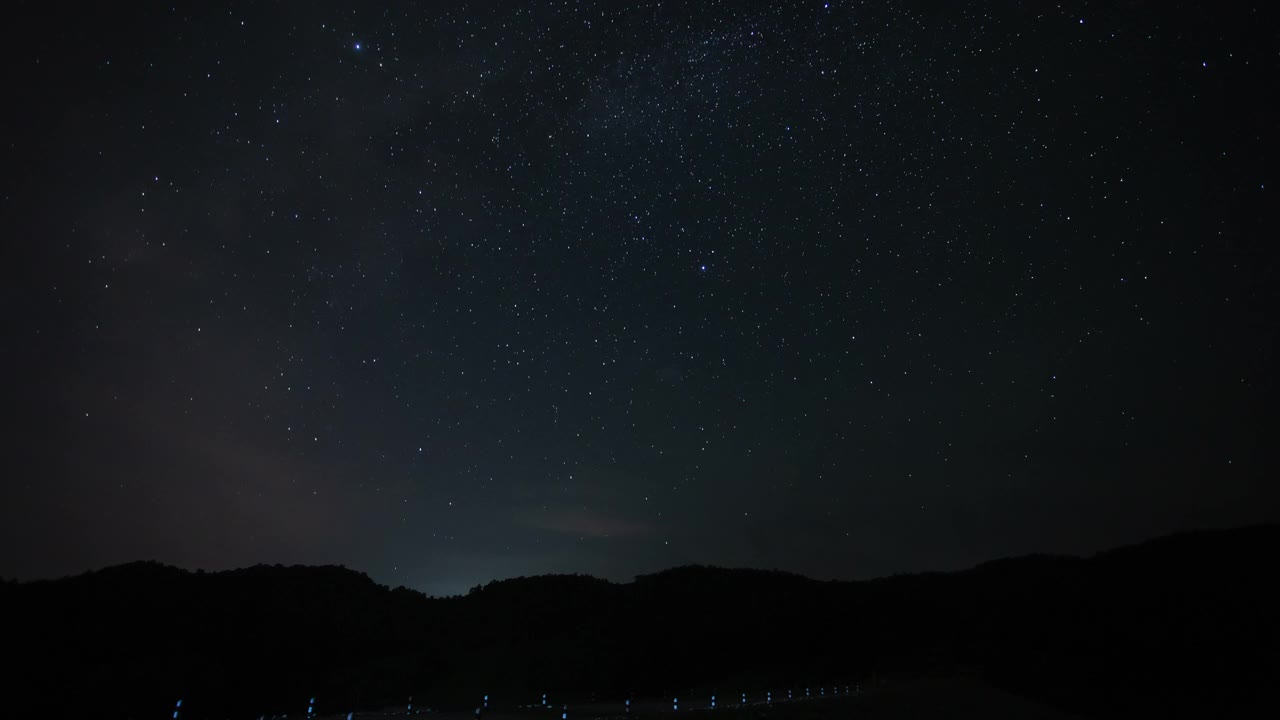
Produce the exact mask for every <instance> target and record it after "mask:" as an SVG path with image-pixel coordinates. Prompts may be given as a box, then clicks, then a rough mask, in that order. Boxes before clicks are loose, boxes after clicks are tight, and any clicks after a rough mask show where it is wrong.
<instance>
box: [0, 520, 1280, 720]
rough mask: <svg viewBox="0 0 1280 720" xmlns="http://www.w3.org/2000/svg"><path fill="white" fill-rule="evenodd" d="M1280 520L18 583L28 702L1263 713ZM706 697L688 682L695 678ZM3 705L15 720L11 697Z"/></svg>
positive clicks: (41, 707)
mask: <svg viewBox="0 0 1280 720" xmlns="http://www.w3.org/2000/svg"><path fill="white" fill-rule="evenodd" d="M1278 550H1280V526H1277V525H1267V526H1256V527H1249V528H1242V529H1237V530H1227V531H1204V532H1194V533H1185V534H1179V535H1174V536H1169V537H1166V538H1161V539H1158V540H1154V541H1150V542H1147V543H1143V544H1141V545H1136V546H1131V547H1126V548H1121V549H1118V550H1113V551H1108V552H1104V553H1100V554H1098V555H1095V556H1093V557H1090V558H1087V559H1081V558H1073V557H1056V556H1030V557H1023V558H1017V559H1010V560H1000V561H995V562H991V563H986V564H984V565H980V566H978V567H975V568H973V569H971V570H967V571H963V572H956V573H945V574H943V573H937V574H920V575H901V576H895V577H890V578H883V579H877V580H870V581H860V582H820V581H815V580H810V579H807V578H804V577H801V576H797V575H792V574H788V573H783V572H776V571H759V570H725V569H719V568H711V567H698V566H693V567H681V568H675V569H672V570H667V571H664V572H659V573H656V574H652V575H644V576H640V577H637V578H636V580H635V581H634V582H631V583H624V584H618V583H612V582H608V581H604V580H600V579H596V578H592V577H588V576H582V575H556V576H540V577H523V578H516V579H512V580H503V581H497V582H491V583H489V584H487V585H484V586H481V587H476V588H473V589H472V590H471V591H470V592H469V593H468V594H466V595H465V596H458V597H450V598H433V597H427V596H424V595H422V594H420V593H418V592H416V591H413V590H409V589H405V588H395V589H391V588H387V587H384V586H381V585H378V584H376V583H374V582H373V581H372V580H370V579H369V578H368V577H367V576H366V575H364V574H362V573H358V572H354V571H352V570H348V569H345V568H341V567H333V566H324V567H301V566H295V567H282V566H256V567H251V568H246V569H241V570H232V571H226V572H216V573H206V572H202V571H196V572H189V571H186V570H181V569H178V568H173V567H168V566H165V565H161V564H158V563H154V562H139V563H131V564H127V565H121V566H117V567H112V568H107V569H105V570H100V571H96V572H91V573H86V574H84V575H80V576H76V577H70V578H64V579H60V580H52V581H35V582H24V583H18V582H12V581H6V582H3V583H0V609H2V610H3V617H4V618H5V619H6V621H7V625H8V629H7V631H6V632H5V643H4V645H5V647H6V652H5V655H6V656H8V657H9V658H11V659H12V660H15V661H17V662H16V665H17V669H16V670H15V671H11V672H10V678H11V679H12V680H13V681H14V683H13V687H14V689H15V690H14V692H13V693H12V694H11V695H9V696H8V697H6V698H5V699H4V701H3V702H4V703H6V705H7V707H8V708H9V710H10V711H12V712H14V713H15V714H14V715H12V716H13V717H22V716H36V715H39V716H46V717H48V716H71V715H80V714H83V715H86V716H88V715H92V716H93V717H98V718H156V717H161V716H165V717H167V716H168V712H169V711H170V710H171V709H172V707H173V703H174V701H175V699H176V698H186V699H187V700H186V702H185V703H184V712H183V718H201V717H246V718H247V717H258V716H259V715H261V714H263V713H266V714H268V715H269V714H272V713H284V712H289V713H290V714H294V713H297V712H298V711H299V710H300V703H301V702H302V701H303V700H305V699H307V698H308V697H311V696H318V698H319V699H318V700H317V705H318V708H317V712H337V711H343V712H345V711H347V710H350V709H361V708H376V707H383V706H389V705H396V704H402V703H403V701H404V699H405V698H406V697H408V696H409V695H413V696H415V697H417V698H419V700H418V703H419V704H420V705H423V706H433V707H437V708H450V707H452V708H459V709H461V708H469V707H471V706H473V705H474V704H475V699H476V698H478V697H480V696H481V694H484V693H488V694H490V695H491V696H493V697H494V698H495V704H496V705H503V704H505V705H506V706H513V705H517V704H525V703H536V702H537V698H539V697H540V695H541V693H544V692H552V693H553V694H554V697H555V698H556V702H587V701H591V700H600V699H609V698H613V699H617V700H618V702H619V703H620V702H621V699H622V698H624V697H635V696H663V697H671V696H675V695H679V694H681V693H682V691H689V690H691V689H714V688H717V687H719V688H722V689H723V690H722V691H723V692H724V693H726V694H729V693H731V692H737V691H738V689H740V688H766V687H774V688H781V687H788V686H790V687H803V686H805V685H813V686H817V685H821V684H829V685H836V684H844V683H846V682H849V681H850V680H851V679H854V678H870V677H873V676H876V675H884V674H890V673H951V672H955V671H957V670H963V671H965V672H970V673H977V674H980V675H981V676H982V677H983V678H984V679H985V680H986V681H987V682H989V683H991V684H993V685H996V686H998V687H1001V688H1004V689H1007V690H1010V691H1012V692H1015V693H1018V694H1021V695H1024V696H1027V697H1031V698H1035V699H1038V700H1041V701H1043V702H1046V703H1049V704H1052V705H1054V706H1057V707H1060V708H1064V709H1067V710H1071V711H1075V712H1079V713H1082V714H1088V715H1096V716H1117V717H1118V716H1121V715H1130V714H1138V713H1140V714H1142V715H1149V714H1152V713H1158V714H1162V715H1164V716H1166V717H1191V716H1203V715H1204V714H1205V713H1209V714H1211V715H1213V714H1221V713H1222V712H1224V711H1227V710H1232V709H1234V710H1237V711H1246V710H1253V711H1256V710H1258V709H1261V708H1266V709H1272V708H1274V707H1275V705H1276V701H1275V699H1274V698H1273V697H1272V693H1271V692H1269V691H1274V690H1275V689H1276V688H1278V687H1280V650H1278V648H1280V645H1278V644H1277V638H1278V630H1280V627H1278V625H1280V623H1278V621H1277V617H1276V614H1277V613H1276V609H1277V608H1280V591H1278V590H1277V587H1280V583H1278V582H1276V581H1277V579H1278V578H1277V575H1278V573H1277V570H1276V567H1277V566H1276V557H1278V556H1280V555H1278V554H1277V551H1278ZM686 694H687V693H686ZM4 714H6V715H8V714H9V713H8V712H5V713H4Z"/></svg>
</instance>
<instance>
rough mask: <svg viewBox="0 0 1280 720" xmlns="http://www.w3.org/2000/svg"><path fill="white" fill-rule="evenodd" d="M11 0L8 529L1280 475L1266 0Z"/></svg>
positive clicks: (679, 552)
mask: <svg viewBox="0 0 1280 720" xmlns="http://www.w3.org/2000/svg"><path fill="white" fill-rule="evenodd" d="M124 5H126V6H129V5H133V6H134V7H121V6H120V5H119V4H107V5H103V6H101V7H100V8H98V9H96V10H93V11H91V12H90V14H73V12H72V10H73V8H72V6H66V5H58V4H53V3H30V2H28V3H19V6H18V10H17V11H16V14H15V15H12V16H11V17H10V18H9V21H10V22H9V23H7V24H8V25H9V32H7V33H6V41H5V43H6V44H5V47H4V49H3V50H2V51H0V52H3V54H4V73H5V87H6V92H5V98H6V99H5V102H4V106H5V110H4V111H3V120H2V121H0V122H2V123H3V124H2V125H0V130H2V131H3V149H2V150H0V153H2V154H0V165H2V166H3V168H4V171H3V173H0V190H2V196H0V235H2V236H3V238H4V244H3V248H4V255H3V257H4V262H3V288H4V289H3V292H4V296H3V299H4V304H5V310H6V312H5V313H4V326H5V340H4V343H3V356H2V357H3V363H4V365H5V367H6V368H7V369H8V372H7V373H6V382H5V383H4V385H5V390H4V391H3V396H2V397H3V408H4V410H3V412H4V428H5V430H4V434H3V435H4V456H5V462H4V468H5V471H4V473H3V481H2V484H0V576H4V577H11V578H12V577H18V578H24V579H26V578H37V577H55V576H60V575H64V574H68V573H75V572H81V571H84V570H88V569H94V568H99V567H103V566H107V565H111V564H116V563H121V562H127V561H131V560H138V559H155V560H160V561H162V562H166V563H172V564H176V565H180V566H183V567H188V568H206V569H221V568H230V567H239V566H245V565H251V564H255V563H307V564H320V563H340V564H345V565H347V566H349V567H352V568H354V569H357V570H361V571H365V572H368V573H369V574H370V576H371V577H373V578H374V579H375V580H377V581H379V582H382V583H387V584H390V585H401V584H403V585H407V586H409V587H413V588H417V589H421V590H423V591H426V592H429V593H436V594H441V593H457V592H465V591H466V589H467V588H468V587H471V586H472V585H475V584H478V583H482V582H486V581H488V580H491V579H494V578H501V577H509V576H515V575H530V574H539V573H546V572H586V573H591V574H595V575H599V576H604V577H609V578H612V579H616V580H629V579H630V578H631V577H632V576H634V575H635V574H637V573H643V572H652V571H655V570H659V569H662V568H665V567H669V566H673V565H681V564H687V563H703V564H715V565H728V566H747V567H762V568H778V569H783V570H790V571H795V572H800V573H804V574H807V575H810V576H813V577H819V578H867V577H875V576H880V575H886V574H891V573H897V572H913V571H921V570H951V569H959V568H963V567H967V566H970V565H972V564H975V563H978V562H982V561H985V560H988V559H992V558H996V557H1001V556H1007V555H1012V554H1022V553H1028V552H1072V553H1081V552H1092V551H1095V550H1098V549H1102V548H1105V547H1108V546H1112V545H1116V544H1121V543H1125V542H1131V541H1136V540H1140V539H1144V538H1147V537H1150V536H1153V535H1157V534H1161V533H1166V532H1170V531H1174V530H1178V529H1183V528H1192V527H1212V526H1228V525H1238V524H1244V523H1251V522H1259V521H1267V520H1277V519H1280V487H1278V486H1277V483H1276V481H1275V477H1274V476H1276V475H1277V473H1276V462H1275V449H1274V442H1275V438H1276V437H1277V429H1280V423H1277V413H1276V409H1275V403H1276V388H1275V383H1274V379H1273V377H1274V368H1273V367H1272V364H1273V363H1275V362H1276V358H1275V347H1276V327H1277V323H1276V320H1275V315H1274V314H1273V311H1272V307H1273V305H1275V304H1276V301H1277V299H1278V298H1277V294H1278V293H1277V290H1276V287H1277V279H1278V278H1277V273H1276V256H1277V252H1276V250H1275V248H1273V245H1274V243H1275V242H1276V233H1275V226H1276V223H1275V219H1276V216H1275V208H1276V201H1275V193H1276V185H1273V183H1276V184H1280V179H1277V178H1275V177H1273V175H1274V168H1275V163H1276V160H1277V153H1276V138H1275V133H1276V130H1277V117H1276V115H1275V113H1274V112H1272V111H1270V110H1268V108H1274V107H1277V106H1280V97H1277V95H1280V92H1277V87H1278V83H1277V80H1276V78H1277V70H1280V52H1278V51H1277V48H1278V47H1280V43H1277V36H1276V31H1275V27H1276V23H1275V20H1276V18H1274V17H1271V16H1270V14H1269V13H1271V12H1272V11H1271V10H1268V5H1269V4H1268V3H1261V2H1260V3H1253V4H1252V5H1251V4H1248V3H1225V4H1210V3H1200V2H1156V1H1154V0H1153V1H1151V2H1141V1H1131V2H1096V3H1079V2H1070V3H1047V2H1044V3H1042V2H1026V3H1021V4H1014V3H1003V2H994V3H964V2H905V1H896V2H834V1H833V2H830V3H825V2H760V3H735V2H697V3H689V4H688V5H685V4H683V3H679V2H661V3H653V2H646V3H623V2H589V1H586V2H556V3H536V4H525V3H517V2H471V3H465V4H464V3H456V4H455V3H415V4H404V5H393V6H387V7H386V8H385V9H383V7H382V4H381V3H344V4H335V3H329V2H306V3H302V2H299V3H265V2H256V3H243V4H235V5H233V6H231V7H215V5H216V3H193V4H191V5H197V6H198V7H184V6H186V5H188V4H187V3H179V6H178V7H177V8H174V7H172V6H169V5H165V6H161V5H156V6H152V7H145V8H140V7H137V6H138V5H145V3H136V4H135V3H125V4H124Z"/></svg>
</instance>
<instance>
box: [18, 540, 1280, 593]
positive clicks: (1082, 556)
mask: <svg viewBox="0 0 1280 720" xmlns="http://www.w3.org/2000/svg"><path fill="white" fill-rule="evenodd" d="M1262 528H1280V523H1273V522H1266V523H1252V524H1248V525H1239V526H1230V527H1208V526H1204V527H1194V528H1186V529H1182V530H1176V531H1174V532H1170V533H1165V534H1161V535H1156V536H1153V537H1147V538H1143V539H1140V540H1136V541H1133V542H1128V543H1124V544H1120V545H1112V546H1108V547H1105V548H1099V549H1097V550H1094V551H1090V552H1084V553H1051V552H1029V553H1020V554H1014V555H1004V556H1000V557H993V558H988V559H986V560H981V561H979V562H977V563H974V564H972V565H968V566H964V567H959V568H952V569H946V570H937V569H935V570H930V569H925V570H915V571H908V572H899V573H891V574H888V575H875V576H868V577H844V578H841V577H831V578H818V577H812V576H809V575H805V574H803V573H797V572H792V571H790V570H785V569H782V568H765V567H749V566H725V565H708V564H705V563H689V564H684V565H673V566H670V567H665V568H660V569H657V570H653V571H649V572H643V573H638V574H636V575H634V576H631V577H630V578H629V579H619V578H611V577H603V576H599V575H594V574H591V573H584V572H574V571H550V572H542V573H529V574H525V575H509V576H503V577H494V578H490V579H488V580H485V581H483V582H477V583H474V584H472V585H469V586H467V587H466V588H465V589H462V590H459V591H457V592H449V593H444V594H440V593H432V592H429V591H427V590H424V589H422V588H421V587H416V586H410V585H403V584H400V585H396V584H389V583H386V582H383V581H381V580H379V579H378V578H377V577H375V576H373V575H371V574H370V573H368V572H366V571H364V570H362V569H360V568H357V567H351V566H347V565H343V564H340V563H311V564H298V563H272V562H259V563H254V564H251V565H240V566H235V567H224V568H207V567H200V568H191V567H182V566H179V565H174V564H170V563H166V562H163V561H160V560H155V559H137V560H131V561H127V562H122V563H117V564H113V565H107V566H103V567H99V568H91V569H88V570H83V571H80V572H76V573H71V574H66V575H58V576H52V577H32V578H9V577H5V576H0V581H6V582H9V581H11V582H17V583H20V584H21V583H31V582H55V581H59V580H68V579H73V578H77V577H82V576H85V575H92V574H94V573H98V572H103V571H107V570H114V569H117V568H122V567H129V566H131V565H156V566H160V567H164V568H170V569H174V570H180V571H182V572H185V573H188V574H197V573H204V574H217V573H235V572H238V571H243V570H253V569H257V568H267V569H271V568H281V569H325V568H335V569H341V570H345V571H348V572H351V573H354V574H356V575H360V576H363V577H366V578H368V579H369V580H370V581H371V582H373V583H374V584H375V585H378V586H379V587H383V588H387V589H395V588H405V589H408V590H412V591H414V592H417V593H420V594H422V595H424V596H426V597H429V598H442V599H443V598H450V597H465V596H467V595H468V594H470V593H471V592H472V591H474V590H476V589H479V588H482V587H485V586H487V585H489V584H493V583H502V582H506V581H510V580H521V579H529V578H550V577H588V578H592V579H595V580H601V581H604V582H608V583H610V584H613V585H630V584H633V583H635V582H637V581H639V580H640V579H641V578H643V577H648V576H654V575H661V574H663V573H667V572H672V571H677V570H709V571H724V572H751V573H761V574H782V575H787V576H791V577H796V578H799V579H803V580H807V581H811V582H817V583H827V582H837V583H862V582H874V581H877V580H888V579H893V578H897V577H910V576H923V575H951V574H959V573H965V572H968V571H971V570H976V569H978V568H980V567H984V566H986V565H990V564H994V563H999V562H1004V561H1010V560H1022V559H1032V558H1035V559H1040V558H1057V559H1075V560H1089V559H1091V558H1093V557H1096V556H1099V555H1104V554H1107V553H1109V552H1112V551H1119V550H1125V549H1130V548H1136V547H1141V546H1145V545H1150V544H1153V543H1158V542H1161V541H1166V540H1171V539H1174V538H1188V537H1192V536H1201V535H1214V534H1230V533H1233V532H1242V531H1248V530H1256V529H1262Z"/></svg>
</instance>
